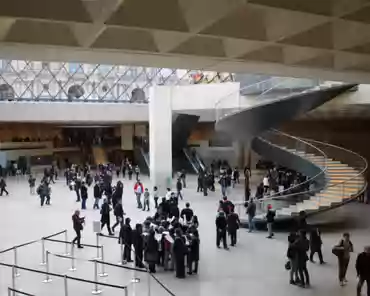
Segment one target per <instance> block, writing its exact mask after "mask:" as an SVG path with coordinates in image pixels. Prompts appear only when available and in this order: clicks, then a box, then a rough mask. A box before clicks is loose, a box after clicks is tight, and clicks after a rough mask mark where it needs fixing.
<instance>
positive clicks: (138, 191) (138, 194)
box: [134, 180, 144, 209]
mask: <svg viewBox="0 0 370 296" xmlns="http://www.w3.org/2000/svg"><path fill="white" fill-rule="evenodd" d="M134 192H135V195H136V202H137V208H138V209H141V208H142V207H143V205H142V203H141V194H143V192H144V186H143V184H142V183H141V182H140V180H137V181H136V183H135V185H134Z"/></svg>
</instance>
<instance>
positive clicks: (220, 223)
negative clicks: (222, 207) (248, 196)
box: [216, 212, 229, 250]
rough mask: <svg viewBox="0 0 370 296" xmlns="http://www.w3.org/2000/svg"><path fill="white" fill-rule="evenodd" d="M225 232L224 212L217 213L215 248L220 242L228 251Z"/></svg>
mask: <svg viewBox="0 0 370 296" xmlns="http://www.w3.org/2000/svg"><path fill="white" fill-rule="evenodd" d="M226 230H227V220H226V216H225V213H224V212H219V214H218V216H217V218H216V231H217V233H216V245H217V248H219V247H220V242H221V240H222V242H223V245H224V249H226V250H228V249H229V248H228V247H227V240H226Z"/></svg>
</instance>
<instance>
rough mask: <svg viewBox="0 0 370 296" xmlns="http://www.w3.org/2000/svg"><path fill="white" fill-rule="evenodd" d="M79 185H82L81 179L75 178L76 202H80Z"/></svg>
mask: <svg viewBox="0 0 370 296" xmlns="http://www.w3.org/2000/svg"><path fill="white" fill-rule="evenodd" d="M81 185H82V182H81V178H79V177H77V178H76V181H75V191H76V197H77V199H76V202H79V201H81V195H80V189H81Z"/></svg>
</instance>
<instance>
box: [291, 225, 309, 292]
mask: <svg viewBox="0 0 370 296" xmlns="http://www.w3.org/2000/svg"><path fill="white" fill-rule="evenodd" d="M293 247H295V248H296V250H297V267H298V273H299V278H300V280H301V282H300V286H301V287H305V286H309V285H310V276H309V274H308V270H307V261H308V256H307V251H308V250H309V248H310V243H309V241H308V239H307V238H306V231H305V230H300V231H299V237H298V239H297V240H296V241H295V243H294V244H293Z"/></svg>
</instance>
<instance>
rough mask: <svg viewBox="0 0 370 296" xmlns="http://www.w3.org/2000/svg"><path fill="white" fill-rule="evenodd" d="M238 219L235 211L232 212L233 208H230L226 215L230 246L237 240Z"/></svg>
mask: <svg viewBox="0 0 370 296" xmlns="http://www.w3.org/2000/svg"><path fill="white" fill-rule="evenodd" d="M239 225H240V220H239V216H238V214H237V213H235V212H234V209H232V210H231V213H230V214H229V215H228V216H227V230H228V231H229V235H230V240H231V244H230V245H231V246H232V247H234V246H235V245H236V241H237V232H238V229H239Z"/></svg>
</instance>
